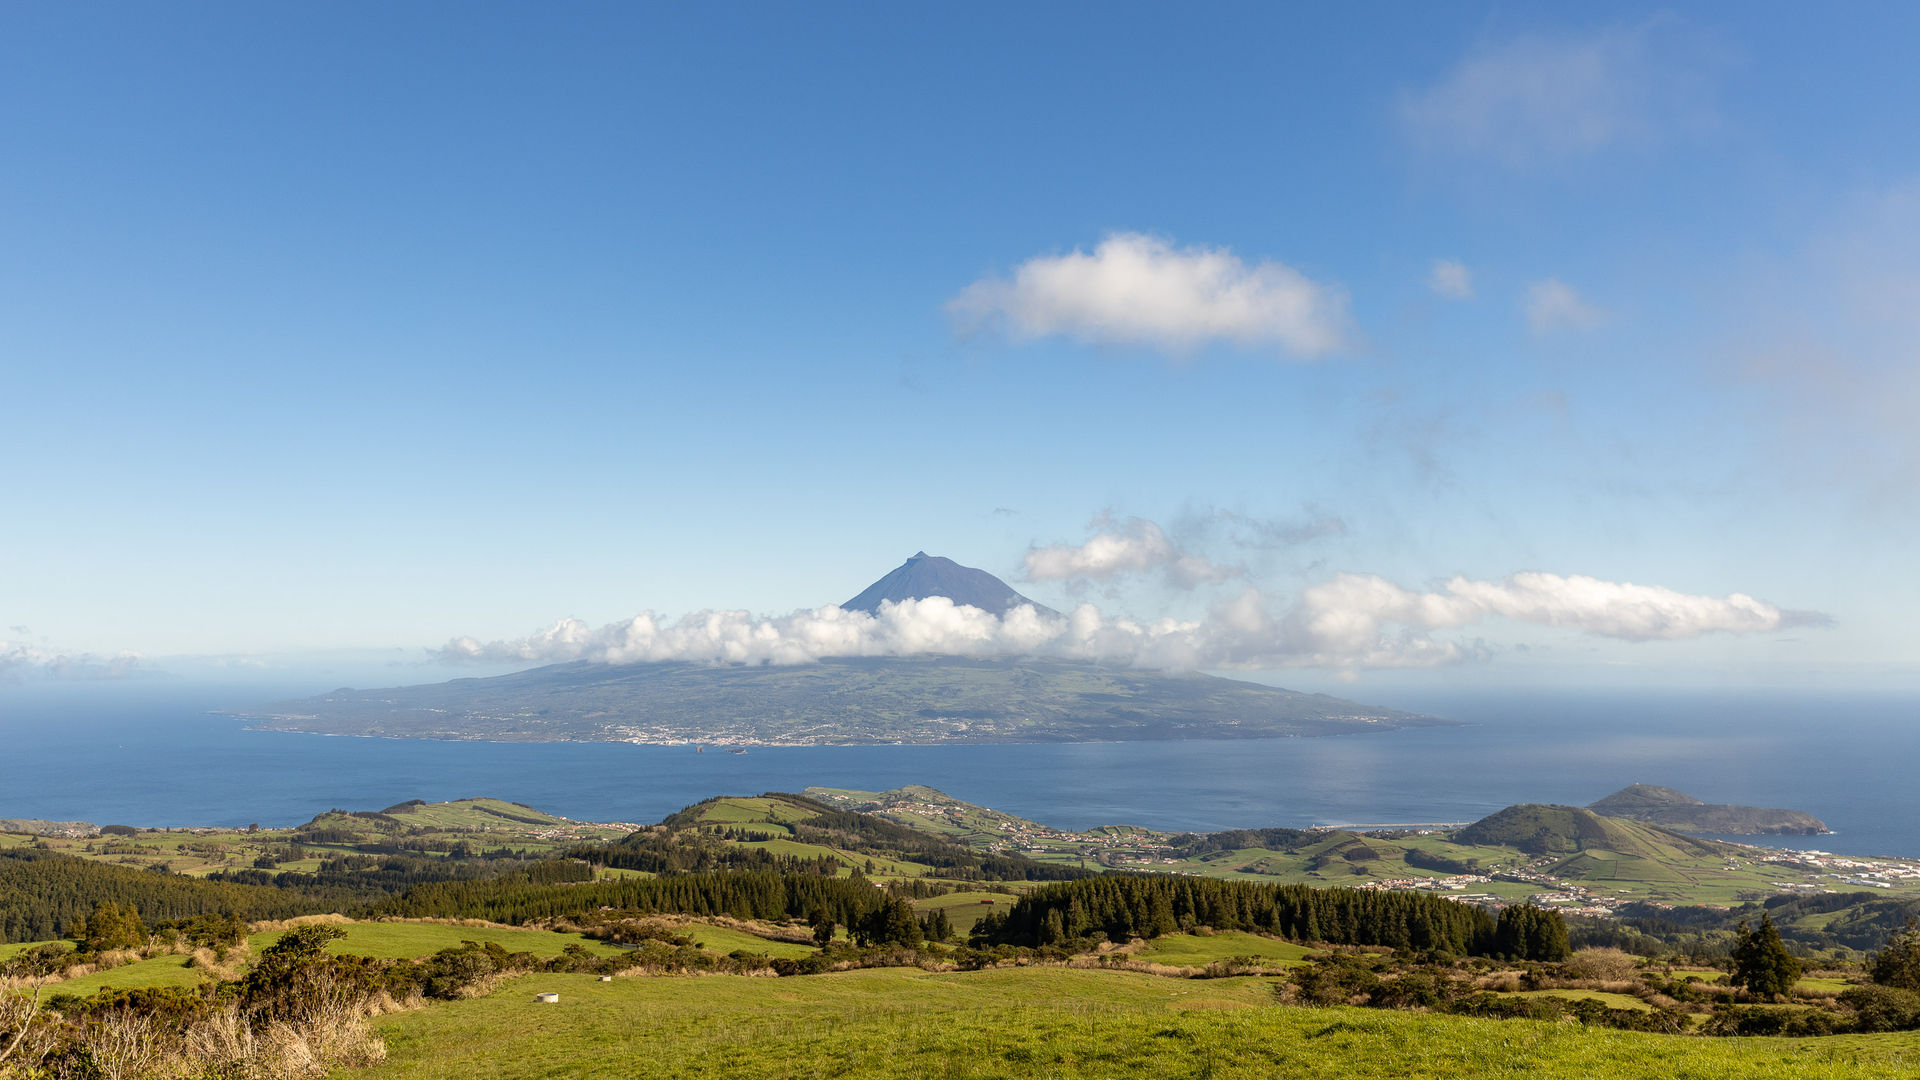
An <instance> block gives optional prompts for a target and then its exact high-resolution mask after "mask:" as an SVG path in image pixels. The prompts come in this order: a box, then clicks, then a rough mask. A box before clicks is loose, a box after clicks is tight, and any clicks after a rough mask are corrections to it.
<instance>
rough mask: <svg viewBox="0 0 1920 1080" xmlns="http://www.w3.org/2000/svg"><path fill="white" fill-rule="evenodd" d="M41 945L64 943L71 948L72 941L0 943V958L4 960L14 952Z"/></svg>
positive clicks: (21, 951)
mask: <svg viewBox="0 0 1920 1080" xmlns="http://www.w3.org/2000/svg"><path fill="white" fill-rule="evenodd" d="M42 945H65V946H67V947H68V948H72V947H73V942H71V941H16V942H14V943H13V944H11V945H0V960H5V959H7V958H8V957H10V956H12V955H13V954H15V953H23V952H26V951H27V950H28V949H37V948H39V947H40V946H42Z"/></svg>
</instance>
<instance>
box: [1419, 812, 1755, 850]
mask: <svg viewBox="0 0 1920 1080" xmlns="http://www.w3.org/2000/svg"><path fill="white" fill-rule="evenodd" d="M1453 839H1454V842H1455V843H1459V844H1467V845H1472V846H1476V847H1503V848H1512V849H1514V850H1516V851H1521V852H1525V853H1526V854H1529V855H1573V854H1577V853H1579V852H1583V851H1590V850H1595V849H1598V850H1602V851H1608V852H1613V853H1615V854H1616V855H1624V856H1630V857H1634V858H1640V859H1651V860H1656V861H1657V860H1665V859H1699V858H1712V857H1715V856H1720V855H1726V854H1732V853H1735V852H1737V851H1738V850H1739V849H1737V848H1734V847H1732V846H1731V845H1727V844H1720V843H1715V842H1714V841H1711V840H1698V839H1695V838H1693V837H1690V836H1682V835H1681V834H1679V833H1675V832H1670V831H1668V830H1666V829H1662V828H1659V827H1658V826H1653V825H1646V824H1643V823H1640V822H1634V821H1623V820H1620V819H1617V818H1607V817H1601V816H1600V815H1599V814H1596V813H1594V812H1593V811H1591V810H1583V809H1581V808H1580V807H1577V806H1545V805H1541V804H1538V803H1525V804H1522V805H1520V806H1509V807H1507V808H1506V809H1504V810H1500V811H1497V812H1495V813H1493V814H1489V815H1488V816H1486V817H1484V818H1481V819H1480V820H1479V821H1476V822H1474V823H1473V824H1471V825H1469V826H1467V827H1466V828H1464V829H1461V830H1460V831H1458V832H1456V833H1454V835H1453Z"/></svg>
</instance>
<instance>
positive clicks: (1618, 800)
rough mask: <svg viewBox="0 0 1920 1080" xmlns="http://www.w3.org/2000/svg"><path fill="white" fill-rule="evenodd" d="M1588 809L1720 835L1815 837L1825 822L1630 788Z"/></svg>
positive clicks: (1824, 828) (1793, 813) (1824, 829)
mask: <svg viewBox="0 0 1920 1080" xmlns="http://www.w3.org/2000/svg"><path fill="white" fill-rule="evenodd" d="M1587 809H1589V810H1592V811H1593V812H1595V813H1597V814H1604V815H1606V816H1607V817H1613V818H1628V819H1630V820H1633V821H1644V822H1647V823H1648V824H1651V825H1659V826H1661V827H1662V828H1667V829H1675V830H1678V831H1680V832H1689V833H1713V834H1718V835H1720V836H1819V835H1821V834H1822V833H1827V832H1831V831H1832V830H1831V829H1828V828H1827V826H1826V823H1825V822H1823V821H1821V820H1820V819H1819V818H1817V817H1814V816H1813V815H1812V814H1807V813H1803V812H1801V811H1799V810H1777V809H1771V808H1768V807H1762V806H1732V805H1726V804H1720V803H1708V802H1702V801H1700V800H1699V799H1696V798H1694V797H1693V796H1691V795H1688V794H1686V793H1685V792H1682V791H1675V790H1674V789H1673V788H1668V787H1656V786H1654V785H1652V784H1631V785H1628V786H1627V787H1623V788H1621V789H1620V790H1619V791H1616V792H1614V793H1613V794H1611V795H1609V796H1607V797H1606V798H1604V799H1601V800H1600V801H1599V802H1596V803H1591V804H1589V805H1588V807H1587Z"/></svg>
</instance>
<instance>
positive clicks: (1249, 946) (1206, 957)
mask: <svg viewBox="0 0 1920 1080" xmlns="http://www.w3.org/2000/svg"><path fill="white" fill-rule="evenodd" d="M1314 952H1315V950H1313V949H1309V948H1307V947H1306V946H1304V945H1295V944H1294V943H1293V942H1291V941H1281V940H1280V939H1279V938H1270V937H1262V936H1261V935H1259V934H1247V933H1242V932H1240V931H1237V930H1236V931H1232V932H1227V933H1218V934H1214V935H1212V936H1210V937H1203V936H1201V935H1198V934H1167V935H1165V936H1163V937H1157V938H1154V939H1153V940H1152V941H1149V942H1147V944H1146V947H1145V948H1143V949H1141V950H1140V951H1139V952H1137V953H1134V954H1133V958H1134V959H1135V960H1144V961H1147V962H1148V963H1153V964H1167V965H1170V966H1174V967H1205V966H1207V965H1208V964H1211V963H1214V962H1215V961H1218V960H1227V959H1231V958H1233V957H1236V956H1253V957H1258V958H1259V959H1261V960H1268V961H1272V962H1274V963H1278V964H1285V965H1288V966H1292V965H1294V964H1304V963H1306V960H1307V957H1309V956H1312V955H1314Z"/></svg>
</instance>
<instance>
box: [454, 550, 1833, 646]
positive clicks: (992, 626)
mask: <svg viewBox="0 0 1920 1080" xmlns="http://www.w3.org/2000/svg"><path fill="white" fill-rule="evenodd" d="M1492 617H1501V618H1507V619H1513V620H1517V621H1520V622H1526V623H1532V624H1536V625H1540V626H1549V627H1559V628H1564V629H1569V630H1575V631H1579V632H1583V633H1588V634H1593V635H1597V636H1601V637H1611V638H1617V639H1621V640H1626V641H1651V640H1673V639H1679V638H1690V637H1699V636H1701V635H1705V634H1711V633H1760V632H1765V631H1770V630H1777V629H1781V628H1783V627H1788V626H1795V625H1809V624H1817V623H1821V622H1824V621H1825V620H1824V619H1823V618H1822V617H1820V616H1815V615H1806V614H1796V613H1792V612H1786V611H1783V610H1781V609H1780V608H1778V607H1775V606H1774V605H1772V604H1769V603H1766V602H1764V601H1761V600H1756V599H1754V598H1753V597H1750V596H1746V595H1744V594H1740V593H1735V594H1733V595H1730V596H1725V597H1713V596H1699V595H1690V594H1686V593H1679V592H1675V591H1673V590H1671V589H1666V588H1661V587H1658V586H1644V585H1634V584H1628V583H1621V582H1610V581H1601V580H1598V579H1595V578H1590V577H1582V576H1572V577H1562V576H1560V575H1557V574H1547V573H1538V572H1529V573H1521V574H1515V575H1513V576H1511V577H1508V578H1506V579H1504V580H1501V581H1479V580H1474V579H1470V578H1455V579H1453V580H1451V581H1448V582H1446V583H1445V584H1444V585H1443V586H1441V587H1440V588H1439V589H1438V590H1436V591H1432V592H1417V591H1414V590H1410V589H1406V588H1403V587H1401V586H1399V585H1397V584H1395V583H1393V582H1391V581H1388V580H1386V579H1384V578H1380V577H1376V576H1372V575H1365V574H1340V575H1337V576H1335V577H1334V578H1332V579H1331V580H1329V581H1326V582H1323V583H1321V584H1319V585H1316V586H1313V587H1311V588H1309V589H1307V590H1305V591H1304V592H1303V593H1301V595H1300V596H1299V597H1298V598H1297V599H1296V600H1295V601H1294V603H1293V604H1292V605H1291V606H1290V607H1287V608H1286V609H1284V610H1282V611H1280V612H1278V613H1277V614H1276V613H1275V611H1274V610H1273V605H1272V603H1271V601H1270V600H1269V598H1268V597H1266V596H1263V595H1262V594H1261V593H1259V592H1258V591H1257V590H1254V589H1246V590H1243V591H1242V592H1241V593H1239V594H1238V595H1237V596H1233V597H1231V598H1228V599H1226V600H1224V601H1222V602H1221V603H1219V604H1216V605H1215V606H1214V607H1213V609H1212V610H1211V611H1209V612H1208V613H1207V615H1206V616H1205V617H1204V618H1201V619H1198V620H1191V621H1177V620H1171V619H1166V620H1159V621H1156V622H1142V621H1136V620H1130V619H1124V618H1112V617H1109V616H1106V615H1104V614H1102V613H1101V611H1100V610H1099V609H1098V608H1096V607H1094V606H1093V605H1092V604H1082V605H1080V606H1079V607H1078V608H1075V609H1074V610H1073V611H1072V612H1071V613H1069V614H1068V615H1066V616H1063V617H1052V616H1045V615H1041V614H1040V613H1039V612H1037V611H1036V610H1035V609H1034V608H1032V607H1027V606H1022V607H1020V608H1016V609H1014V610H1013V611H1011V612H1008V613H1007V614H1006V615H1005V616H1004V617H997V616H994V615H991V614H989V613H987V612H985V611H982V610H980V609H978V608H974V607H967V606H960V605H956V604H954V603H953V602H952V601H951V600H947V599H945V598H944V597H933V598H929V599H926V600H908V601H905V602H903V603H898V604H894V603H885V604H882V605H881V608H880V611H879V613H878V614H877V615H869V614H866V613H864V612H850V611H844V610H842V609H840V608H838V607H834V606H828V607H823V608H815V609H813V610H809V611H796V612H793V613H791V614H788V615H784V616H777V617H758V616H754V615H752V614H750V613H748V612H745V611H701V612H695V613H694V614H691V615H688V616H685V617H683V618H681V619H678V620H675V621H671V622H669V621H667V620H664V619H662V618H660V617H659V616H657V615H654V614H652V613H650V612H649V613H646V614H642V615H639V616H636V617H635V618H633V619H630V620H627V621H625V622H620V623H613V624H611V625H608V626H603V627H600V628H598V629H594V628H591V627H589V626H587V625H586V624H585V623H583V622H581V621H580V620H578V619H565V620H562V621H560V622H559V623H556V624H555V625H554V626H553V627H552V628H550V629H548V630H546V631H543V632H541V633H538V634H534V635H532V636H530V637H527V638H523V639H520V640H518V641H496V642H486V643H483V642H480V641H478V640H475V639H473V638H458V639H455V640H454V641H451V642H449V643H448V644H447V645H446V646H445V647H444V648H443V649H442V650H440V659H442V660H450V661H484V662H494V663H500V662H510V661H520V662H539V663H555V662H560V661H567V660H593V661H599V662H604V663H645V662H658V661H690V662H694V663H714V664H800V663H807V662H810V661H814V660H819V659H822V658H825V657H839V656H909V655H925V654H942V655H959V656H1060V657H1069V658H1078V659H1093V660H1103V661H1109V662H1115V663H1125V664H1133V665H1136V666H1140V667H1152V668H1174V669H1191V668H1242V669H1274V668H1287V667H1322V668H1337V669H1357V668H1378V667H1432V666H1437V665H1442V664H1451V663H1458V662H1461V661H1463V660H1469V659H1475V658H1480V657H1484V656H1486V655H1487V654H1488V648H1487V646H1485V645H1484V644H1482V643H1480V642H1477V641H1468V642H1460V641H1454V640H1444V639H1437V638H1435V637H1433V636H1432V632H1433V631H1441V630H1457V629H1459V628H1462V627H1465V626H1468V625H1471V624H1474V623H1478V622H1481V621H1483V620H1485V619H1488V618H1492Z"/></svg>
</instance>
